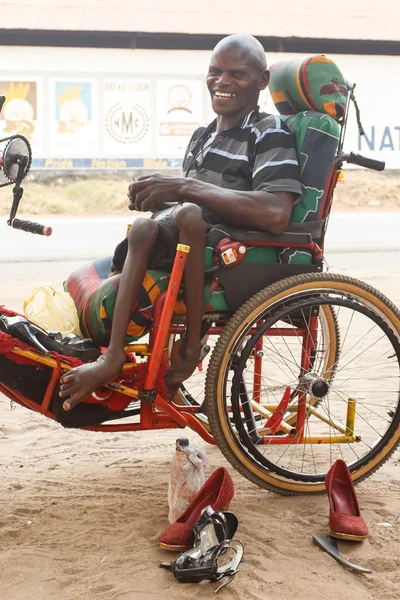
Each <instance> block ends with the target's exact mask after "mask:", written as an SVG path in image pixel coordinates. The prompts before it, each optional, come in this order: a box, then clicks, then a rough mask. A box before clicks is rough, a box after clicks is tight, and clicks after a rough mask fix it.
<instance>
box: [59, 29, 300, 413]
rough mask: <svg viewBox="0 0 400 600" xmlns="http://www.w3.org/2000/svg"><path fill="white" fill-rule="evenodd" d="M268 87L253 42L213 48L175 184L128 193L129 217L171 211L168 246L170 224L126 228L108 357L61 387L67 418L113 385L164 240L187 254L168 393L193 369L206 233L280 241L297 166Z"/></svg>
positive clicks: (239, 39)
mask: <svg viewBox="0 0 400 600" xmlns="http://www.w3.org/2000/svg"><path fill="white" fill-rule="evenodd" d="M268 81H269V71H268V70H267V66H266V60H265V53H264V49H263V47H262V45H261V44H260V42H258V40H256V38H254V37H253V36H250V35H231V36H228V37H226V38H224V39H223V40H221V41H220V42H219V43H218V44H217V46H216V47H215V49H214V51H213V53H212V55H211V61H210V67H209V70H208V74H207V86H208V90H209V92H210V96H211V102H212V107H213V110H214V112H215V113H216V115H217V118H216V119H215V120H214V121H213V122H212V123H211V124H210V125H209V126H208V127H206V128H200V129H198V130H197V131H195V133H194V134H193V137H192V139H191V141H190V143H189V146H188V149H187V151H186V154H185V158H184V161H183V176H182V177H170V176H167V175H152V176H150V177H143V178H141V179H140V180H139V181H137V182H135V183H132V184H131V185H130V187H129V192H128V196H129V199H130V204H129V208H130V209H132V210H139V211H151V212H153V213H156V212H157V211H160V210H162V209H164V208H166V207H167V206H170V204H171V203H178V205H177V206H176V207H175V208H174V210H173V214H172V217H170V218H172V221H173V225H174V226H175V227H176V236H175V237H174V235H172V236H171V235H170V233H171V224H169V225H168V228H169V234H168V235H165V230H164V229H163V224H162V221H161V220H160V221H157V217H156V218H155V219H137V220H136V221H135V222H134V224H133V226H132V227H131V229H130V231H129V235H128V238H127V240H126V241H124V242H123V243H122V245H123V249H124V250H125V255H126V252H127V256H126V260H125V262H124V264H123V268H122V267H121V268H122V275H121V279H120V284H119V290H118V296H117V300H116V305H115V310H114V320H113V324H112V331H111V339H110V344H109V347H108V349H107V351H106V352H105V354H103V355H102V356H101V357H100V358H99V359H98V360H97V361H96V362H95V363H92V364H88V365H83V366H81V367H78V368H76V369H72V370H71V371H70V372H69V373H68V374H67V375H65V376H64V377H63V379H62V385H61V391H60V396H61V397H62V398H65V399H66V400H65V402H64V408H65V410H69V409H71V408H73V407H74V406H75V405H76V404H77V403H78V402H81V401H82V400H84V399H85V398H86V397H87V396H88V395H89V394H90V393H92V392H93V391H94V390H96V389H97V388H98V387H100V386H101V385H104V384H106V383H109V382H110V381H113V380H114V379H115V378H116V377H117V376H118V374H119V372H120V370H121V368H122V365H123V364H124V362H125V353H124V350H123V348H124V339H125V333H126V331H127V328H128V324H129V321H130V318H131V314H132V307H133V306H135V302H136V300H137V297H138V294H139V290H140V286H141V284H142V281H143V279H144V275H145V273H146V269H147V268H149V267H150V268H157V267H155V266H153V267H152V265H154V264H155V263H154V252H155V249H156V248H157V252H158V254H159V252H160V244H161V246H162V244H163V243H164V242H163V240H166V239H170V240H172V242H171V248H169V249H166V250H168V251H169V253H172V254H174V253H175V248H176V242H177V241H178V240H179V241H180V242H181V243H184V244H188V245H190V247H191V251H190V253H189V257H188V261H187V263H186V269H185V274H184V284H185V302H186V307H187V326H186V334H185V337H184V339H183V340H180V343H178V344H177V345H176V347H175V349H174V350H173V353H172V360H171V368H170V371H169V372H168V374H167V377H166V381H167V385H168V386H169V388H170V390H174V389H176V387H177V386H179V384H180V383H181V382H182V381H184V380H185V379H187V378H188V377H189V376H190V375H191V373H192V372H193V370H194V369H195V368H196V366H197V364H198V360H199V354H200V337H201V335H200V332H201V325H202V318H203V297H204V277H203V276H202V275H201V274H202V273H203V272H204V247H205V235H206V229H210V228H211V227H212V225H213V224H218V223H228V224H229V225H233V226H238V227H240V228H242V229H243V228H247V229H257V230H261V231H266V232H270V233H274V234H280V233H282V232H283V231H285V229H286V228H287V225H288V223H289V219H290V216H291V212H292V207H293V204H294V202H295V201H296V199H297V198H298V197H299V196H300V194H301V186H300V182H299V176H300V174H299V166H298V162H297V155H296V149H295V143H294V139H293V137H292V135H291V133H290V132H289V130H288V129H287V127H286V125H285V124H284V123H282V122H281V120H280V119H279V117H276V116H272V115H267V114H265V113H261V112H260V111H259V108H258V105H257V103H258V97H259V94H260V91H261V90H263V89H265V88H266V87H267V85H268ZM168 228H167V229H168ZM172 229H173V228H172ZM120 249H121V248H120ZM161 250H163V248H161ZM119 254H120V253H119ZM125 255H124V256H125ZM122 262H123V261H122ZM114 266H115V265H114ZM158 268H159V267H158Z"/></svg>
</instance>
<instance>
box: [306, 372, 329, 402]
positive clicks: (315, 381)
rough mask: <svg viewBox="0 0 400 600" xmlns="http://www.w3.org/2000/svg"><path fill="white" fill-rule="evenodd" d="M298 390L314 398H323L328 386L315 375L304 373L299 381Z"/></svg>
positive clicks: (322, 379) (324, 380)
mask: <svg viewBox="0 0 400 600" xmlns="http://www.w3.org/2000/svg"><path fill="white" fill-rule="evenodd" d="M299 389H300V390H301V391H302V392H306V394H310V395H311V396H314V397H315V398H323V397H324V396H326V394H327V393H328V391H329V384H328V382H327V381H326V379H324V378H323V377H320V376H319V375H316V374H315V373H306V374H305V375H303V377H302V378H301V379H300V383H299Z"/></svg>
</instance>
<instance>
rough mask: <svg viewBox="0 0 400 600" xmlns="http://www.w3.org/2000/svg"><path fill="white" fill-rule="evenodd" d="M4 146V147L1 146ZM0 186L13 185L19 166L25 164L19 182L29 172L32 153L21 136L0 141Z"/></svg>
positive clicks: (26, 141)
mask: <svg viewBox="0 0 400 600" xmlns="http://www.w3.org/2000/svg"><path fill="white" fill-rule="evenodd" d="M3 144H4V146H3ZM0 157H1V158H0V169H1V170H2V172H0V175H1V177H0V186H4V185H8V184H10V183H14V182H15V181H16V179H17V177H18V170H19V166H20V164H23V163H25V166H24V171H23V174H22V178H21V180H22V179H23V178H24V177H26V175H27V174H28V172H29V169H30V166H31V161H32V152H31V147H30V145H29V142H28V140H27V139H26V138H24V137H23V136H22V135H16V136H13V137H11V138H4V139H2V140H1V139H0Z"/></svg>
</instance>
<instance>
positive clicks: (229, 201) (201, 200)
mask: <svg viewBox="0 0 400 600" xmlns="http://www.w3.org/2000/svg"><path fill="white" fill-rule="evenodd" d="M186 182H187V183H186V185H185V183H184V184H183V189H184V197H185V199H186V200H188V201H189V202H193V203H195V204H198V205H199V206H201V207H202V208H206V209H208V210H210V211H212V212H213V213H215V214H216V215H218V216H220V217H221V218H222V220H224V221H228V222H229V223H231V224H232V225H237V226H238V227H240V228H242V229H244V228H248V229H258V230H261V231H267V232H269V233H274V234H280V233H283V232H284V231H286V229H287V226H288V224H289V220H290V216H291V214H292V208H293V202H294V200H295V194H293V193H291V192H275V193H270V192H266V191H235V190H229V189H226V188H220V187H218V186H216V185H212V184H210V183H204V182H202V181H198V180H196V179H187V180H186Z"/></svg>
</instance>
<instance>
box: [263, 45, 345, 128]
mask: <svg viewBox="0 0 400 600" xmlns="http://www.w3.org/2000/svg"><path fill="white" fill-rule="evenodd" d="M270 72H271V79H270V82H269V91H270V93H271V97H272V100H273V102H274V104H275V106H276V109H277V110H278V112H279V113H280V114H281V115H295V114H297V113H299V112H301V111H303V110H312V111H316V112H321V113H325V114H327V115H330V116H331V117H333V118H334V119H342V118H343V117H344V115H345V112H346V104H347V98H348V91H349V90H348V85H347V82H346V80H345V78H344V76H343V74H342V72H341V71H340V69H339V68H338V66H337V65H336V64H335V63H334V62H333V61H332V60H330V59H329V58H327V57H326V56H311V57H309V58H306V59H304V60H303V59H293V60H290V61H285V62H281V63H276V64H274V65H271V67H270Z"/></svg>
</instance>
